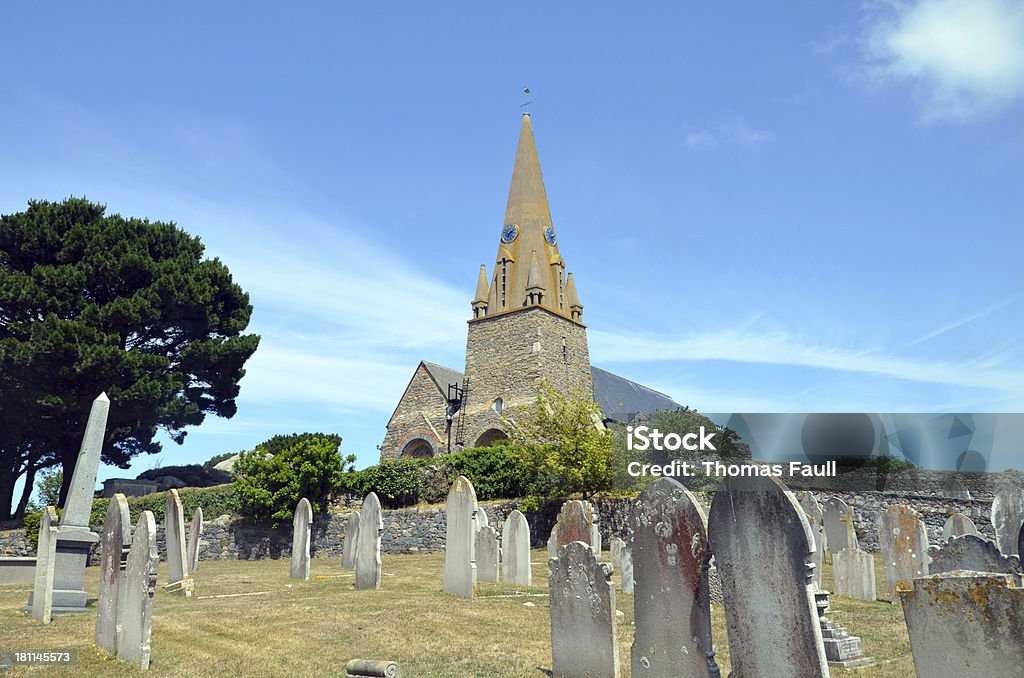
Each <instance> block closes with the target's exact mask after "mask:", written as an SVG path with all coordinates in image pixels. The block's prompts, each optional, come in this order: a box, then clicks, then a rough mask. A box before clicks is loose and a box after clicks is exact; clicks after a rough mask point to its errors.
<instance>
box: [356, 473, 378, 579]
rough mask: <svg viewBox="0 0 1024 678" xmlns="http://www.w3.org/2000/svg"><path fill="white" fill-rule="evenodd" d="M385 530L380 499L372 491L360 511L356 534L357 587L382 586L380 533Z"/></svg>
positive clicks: (364, 500)
mask: <svg viewBox="0 0 1024 678" xmlns="http://www.w3.org/2000/svg"><path fill="white" fill-rule="evenodd" d="M383 531H384V516H382V515H381V512H380V499H378V498H377V493H376V492H371V493H370V494H368V495H366V499H363V509H362V511H360V512H359V532H358V534H357V535H356V547H355V548H356V558H355V571H356V577H355V580H356V583H355V587H356V588H357V589H379V588H380V564H381V561H380V533H381V532H383Z"/></svg>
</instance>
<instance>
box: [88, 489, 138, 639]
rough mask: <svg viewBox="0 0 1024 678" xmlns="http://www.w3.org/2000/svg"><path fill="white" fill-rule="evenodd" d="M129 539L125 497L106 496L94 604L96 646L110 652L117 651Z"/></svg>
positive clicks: (128, 516)
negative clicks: (108, 498) (98, 586)
mask: <svg viewBox="0 0 1024 678" xmlns="http://www.w3.org/2000/svg"><path fill="white" fill-rule="evenodd" d="M131 542H132V522H131V515H130V514H129V512H128V499H127V498H125V496H124V495H123V494H120V493H118V494H115V495H114V496H113V497H111V498H110V504H108V505H107V516H106V518H105V519H104V521H103V532H102V533H101V534H100V597H99V601H98V602H97V603H96V647H98V648H100V649H101V650H105V651H107V652H110V653H111V654H116V653H117V624H118V610H119V609H120V605H121V597H122V596H123V595H124V586H125V582H124V574H125V567H126V566H127V564H128V562H127V559H128V547H129V546H131Z"/></svg>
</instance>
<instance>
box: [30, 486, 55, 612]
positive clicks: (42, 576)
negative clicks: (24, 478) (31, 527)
mask: <svg viewBox="0 0 1024 678" xmlns="http://www.w3.org/2000/svg"><path fill="white" fill-rule="evenodd" d="M58 534H59V530H58V528H57V509H55V508H54V507H52V506H47V507H46V508H45V509H44V510H43V519H42V521H41V522H40V523H39V541H38V542H37V544H36V578H35V587H34V588H33V590H32V617H33V618H34V619H35V620H36V621H41V622H43V623H44V624H49V623H50V618H51V617H52V616H53V573H54V565H55V564H56V555H57V539H58V536H57V535H58Z"/></svg>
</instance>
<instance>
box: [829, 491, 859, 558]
mask: <svg viewBox="0 0 1024 678" xmlns="http://www.w3.org/2000/svg"><path fill="white" fill-rule="evenodd" d="M821 522H822V525H823V526H824V528H825V546H826V548H827V549H828V552H829V553H830V554H832V555H835V554H837V553H839V552H840V551H842V550H843V549H855V548H858V544H857V533H856V531H855V530H854V529H853V509H852V508H850V507H849V506H847V505H846V502H845V501H843V500H842V499H840V498H839V497H829V498H828V499H826V500H825V504H824V505H823V506H822V518H821Z"/></svg>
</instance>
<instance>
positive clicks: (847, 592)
mask: <svg viewBox="0 0 1024 678" xmlns="http://www.w3.org/2000/svg"><path fill="white" fill-rule="evenodd" d="M832 579H833V580H834V584H835V585H834V586H833V588H834V589H835V594H836V595H837V596H849V597H850V598H856V599H857V600H867V601H870V602H874V601H875V598H876V597H877V596H876V593H875V559H874V558H872V557H871V554H870V553H867V552H865V551H861V550H860V549H852V550H851V549H843V550H842V551H840V552H839V553H837V554H835V555H834V556H832Z"/></svg>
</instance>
